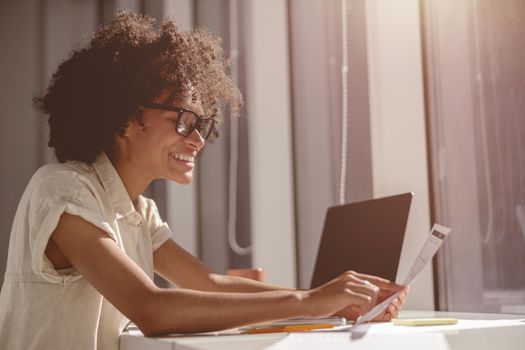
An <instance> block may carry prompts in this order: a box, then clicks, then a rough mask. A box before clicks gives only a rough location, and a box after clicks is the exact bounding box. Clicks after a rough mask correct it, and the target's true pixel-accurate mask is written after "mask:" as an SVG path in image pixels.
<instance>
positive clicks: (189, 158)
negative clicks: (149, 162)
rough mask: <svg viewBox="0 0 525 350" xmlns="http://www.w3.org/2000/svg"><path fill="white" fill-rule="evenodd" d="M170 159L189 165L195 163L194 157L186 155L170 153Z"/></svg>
mask: <svg viewBox="0 0 525 350" xmlns="http://www.w3.org/2000/svg"><path fill="white" fill-rule="evenodd" d="M170 157H172V158H175V159H179V160H183V161H185V162H190V163H193V162H194V161H195V157H193V156H188V155H186V154H179V153H170Z"/></svg>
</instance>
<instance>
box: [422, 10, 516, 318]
mask: <svg viewBox="0 0 525 350" xmlns="http://www.w3.org/2000/svg"><path fill="white" fill-rule="evenodd" d="M423 20H424V34H425V37H424V47H425V49H424V57H425V65H426V71H425V73H426V78H427V79H426V84H427V85H426V98H427V112H428V113H427V115H428V129H429V139H430V149H429V150H430V155H431V157H430V158H431V181H432V190H433V191H432V192H433V195H432V197H433V206H434V210H433V214H434V219H435V221H437V222H442V223H443V224H445V225H447V226H450V227H451V228H452V229H453V232H452V234H451V236H450V237H449V240H448V242H445V244H444V248H443V249H442V251H441V252H440V255H439V257H438V264H437V267H438V282H439V283H438V285H439V308H440V309H443V310H451V311H480V312H481V311H485V312H504V313H523V312H525V272H524V269H523V266H525V115H524V111H525V64H524V63H523V62H524V57H525V42H524V41H523V39H522V36H523V33H524V32H525V2H523V1H497V2H496V1H460V2H458V1H452V0H426V1H424V2H423Z"/></svg>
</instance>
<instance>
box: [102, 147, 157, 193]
mask: <svg viewBox="0 0 525 350" xmlns="http://www.w3.org/2000/svg"><path fill="white" fill-rule="evenodd" d="M108 158H109V160H110V161H111V164H113V167H114V168H115V170H116V171H117V173H118V175H119V176H120V179H121V180H122V183H123V184H124V187H125V188H126V191H127V192H128V195H129V198H130V199H131V201H132V202H133V203H135V202H136V200H137V198H138V197H139V196H140V194H141V193H143V192H144V190H146V187H148V186H149V184H150V183H151V181H152V179H150V178H149V177H147V176H144V172H143V171H142V169H141V168H140V166H138V164H134V162H133V161H132V160H131V159H130V158H129V157H126V155H122V154H118V153H115V152H113V153H112V154H108Z"/></svg>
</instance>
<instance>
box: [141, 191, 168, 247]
mask: <svg viewBox="0 0 525 350" xmlns="http://www.w3.org/2000/svg"><path fill="white" fill-rule="evenodd" d="M146 206H147V209H146V212H147V216H146V217H147V221H148V230H149V233H150V235H151V248H152V251H155V250H157V249H158V248H159V247H160V246H161V245H162V244H163V243H164V242H166V241H167V240H168V239H170V238H172V237H173V231H172V230H171V229H170V227H169V226H168V223H167V222H165V221H163V220H162V218H161V217H160V214H159V210H158V209H157V205H156V204H155V202H154V201H153V200H151V199H149V198H147V199H146Z"/></svg>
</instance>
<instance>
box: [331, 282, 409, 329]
mask: <svg viewBox="0 0 525 350" xmlns="http://www.w3.org/2000/svg"><path fill="white" fill-rule="evenodd" d="M354 274H355V275H356V276H357V277H358V278H360V279H362V280H363V281H366V282H368V283H371V284H373V285H376V286H377V287H378V288H379V295H378V298H377V302H376V303H374V304H373V305H372V306H371V307H370V308H369V309H368V310H359V309H357V308H355V307H354V306H352V305H348V306H346V307H344V308H343V309H341V310H338V311H337V312H335V313H334V315H336V316H343V317H345V318H346V319H348V320H356V319H357V318H358V317H359V316H361V315H363V314H365V313H366V312H368V311H369V310H370V309H371V308H372V307H374V306H375V305H377V304H379V303H381V302H382V301H383V300H385V299H387V298H389V297H390V296H391V295H393V294H394V293H396V292H398V291H400V290H403V289H406V290H405V291H403V292H401V293H400V295H399V296H398V297H397V298H396V299H395V300H394V301H393V302H392V304H391V305H390V306H389V307H388V308H387V309H386V311H385V312H383V313H382V314H381V315H379V316H378V317H377V318H376V319H374V321H390V319H392V318H395V317H397V314H398V312H399V308H400V307H401V306H402V305H403V304H404V303H405V299H406V294H407V292H408V286H407V287H405V288H403V286H400V285H398V284H395V283H394V282H391V281H389V280H387V279H384V278H381V277H377V276H372V275H365V274H359V273H354ZM390 311H391V312H390Z"/></svg>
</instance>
